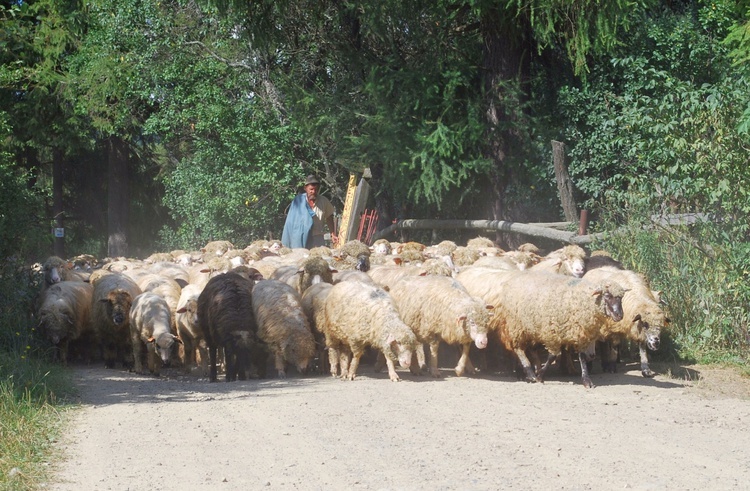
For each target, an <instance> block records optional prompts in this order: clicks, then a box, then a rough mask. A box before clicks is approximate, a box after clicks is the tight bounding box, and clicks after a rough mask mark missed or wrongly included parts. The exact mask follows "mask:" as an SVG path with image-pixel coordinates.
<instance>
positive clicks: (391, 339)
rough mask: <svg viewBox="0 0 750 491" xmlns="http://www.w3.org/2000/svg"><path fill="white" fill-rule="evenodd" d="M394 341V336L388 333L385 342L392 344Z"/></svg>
mask: <svg viewBox="0 0 750 491" xmlns="http://www.w3.org/2000/svg"><path fill="white" fill-rule="evenodd" d="M395 342H396V336H394V335H393V334H389V335H388V339H387V340H386V344H393V343H395Z"/></svg>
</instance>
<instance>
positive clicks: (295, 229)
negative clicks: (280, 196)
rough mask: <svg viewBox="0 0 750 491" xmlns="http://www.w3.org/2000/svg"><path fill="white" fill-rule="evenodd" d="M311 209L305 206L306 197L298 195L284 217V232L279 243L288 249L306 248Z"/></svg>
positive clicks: (310, 222)
mask: <svg viewBox="0 0 750 491" xmlns="http://www.w3.org/2000/svg"><path fill="white" fill-rule="evenodd" d="M312 212H313V211H312V209H310V206H309V205H308V204H307V195H305V194H304V193H302V194H298V195H297V197H295V198H294V200H293V201H292V204H291V205H289V212H288V213H287V215H286V222H285V223H284V231H283V232H282V234H281V243H282V244H283V245H284V246H285V247H288V248H290V249H298V248H300V247H307V239H308V237H309V235H310V229H311V228H312V224H313V219H312V215H311V213H312Z"/></svg>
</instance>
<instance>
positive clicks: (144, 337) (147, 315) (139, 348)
mask: <svg viewBox="0 0 750 491" xmlns="http://www.w3.org/2000/svg"><path fill="white" fill-rule="evenodd" d="M130 342H131V343H132V345H133V361H134V365H135V366H134V369H135V373H137V374H139V375H141V374H143V348H144V346H145V348H146V353H147V355H146V356H147V359H148V369H149V371H150V372H151V373H152V374H153V375H155V376H157V377H158V376H159V375H160V374H161V365H162V363H163V364H164V365H165V366H168V365H169V362H170V358H171V356H172V349H173V347H174V345H175V343H181V342H182V341H181V340H180V338H178V337H177V336H175V335H174V334H172V312H171V310H170V308H169V305H167V302H166V300H164V298H162V297H161V296H159V295H157V294H156V293H153V292H144V293H141V294H140V295H138V296H137V297H135V300H133V305H132V306H131V307H130Z"/></svg>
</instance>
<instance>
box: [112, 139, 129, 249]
mask: <svg viewBox="0 0 750 491" xmlns="http://www.w3.org/2000/svg"><path fill="white" fill-rule="evenodd" d="M107 143H108V146H109V148H108V167H109V179H108V180H107V218H108V220H107V223H108V226H107V236H108V237H107V255H108V256H109V257H119V256H127V255H128V218H129V211H130V210H129V209H130V186H129V180H128V147H127V144H126V143H125V142H124V141H122V139H120V138H119V137H116V136H111V137H110V138H109V139H108V142H107Z"/></svg>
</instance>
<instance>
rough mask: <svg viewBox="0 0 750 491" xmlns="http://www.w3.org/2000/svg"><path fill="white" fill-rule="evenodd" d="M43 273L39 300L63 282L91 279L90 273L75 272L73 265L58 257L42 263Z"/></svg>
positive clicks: (51, 257)
mask: <svg viewBox="0 0 750 491" xmlns="http://www.w3.org/2000/svg"><path fill="white" fill-rule="evenodd" d="M42 273H43V280H42V287H41V290H40V292H39V297H38V299H41V297H42V296H43V295H44V292H45V290H47V288H49V287H50V286H52V285H54V284H57V283H59V282H61V281H86V280H88V278H89V273H88V272H85V271H74V270H73V263H71V262H68V261H65V260H64V259H61V258H59V257H58V256H50V257H48V258H47V259H46V260H45V261H44V263H42ZM37 305H38V304H37Z"/></svg>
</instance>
